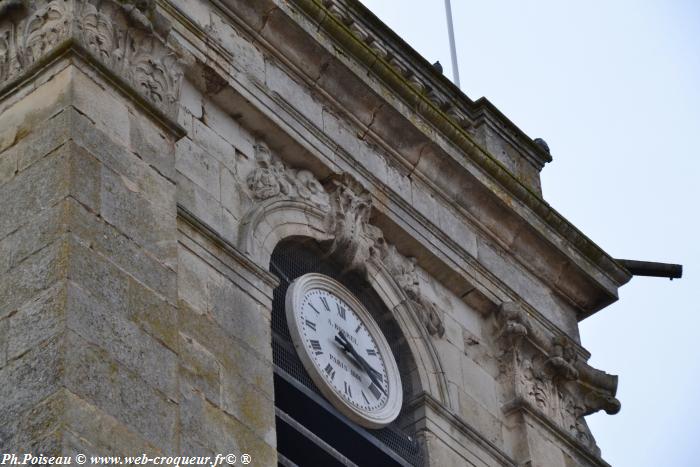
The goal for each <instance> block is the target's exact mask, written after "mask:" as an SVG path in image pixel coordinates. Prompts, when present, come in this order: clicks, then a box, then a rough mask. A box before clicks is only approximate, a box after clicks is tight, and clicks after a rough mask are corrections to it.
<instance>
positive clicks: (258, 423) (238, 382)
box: [221, 371, 275, 445]
mask: <svg viewBox="0 0 700 467" xmlns="http://www.w3.org/2000/svg"><path fill="white" fill-rule="evenodd" d="M221 408H222V409H223V410H224V411H225V412H226V413H229V414H231V415H233V416H234V417H236V419H237V420H240V421H241V422H242V423H243V424H244V425H246V426H247V427H248V428H249V429H250V430H252V431H253V432H254V433H255V434H256V435H257V436H259V437H260V438H262V439H263V440H264V441H265V442H266V443H267V444H270V445H274V444H275V403H274V401H273V400H272V399H270V398H269V397H267V396H266V395H265V394H264V393H263V392H261V391H260V390H259V389H258V388H257V387H255V386H251V385H250V384H246V382H245V381H243V380H242V379H241V378H240V376H238V375H235V374H231V373H228V372H225V371H224V372H222V375H221Z"/></svg>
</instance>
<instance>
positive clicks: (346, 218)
mask: <svg viewBox="0 0 700 467" xmlns="http://www.w3.org/2000/svg"><path fill="white" fill-rule="evenodd" d="M255 158H256V167H255V168H254V169H253V170H252V171H251V173H250V174H249V175H248V177H247V185H248V190H249V191H250V194H251V197H252V198H253V199H254V200H255V201H256V202H257V203H258V204H260V203H262V202H265V201H270V200H285V201H288V202H302V203H308V204H310V205H311V206H313V208H314V210H318V211H320V212H322V213H324V214H323V223H322V225H323V230H324V231H325V234H326V236H327V238H328V239H330V240H329V241H327V242H326V243H327V244H328V247H327V254H328V255H329V256H331V257H333V258H334V259H335V260H336V261H337V262H338V263H339V264H342V265H343V267H344V268H345V271H355V272H357V273H359V274H361V275H363V276H364V277H368V275H369V269H368V267H369V266H370V265H373V266H375V267H378V268H383V269H385V270H386V271H388V272H389V274H390V275H391V276H392V277H393V278H394V280H395V281H396V283H397V285H398V286H399V288H400V289H401V290H402V292H403V293H404V294H405V296H406V299H407V301H408V302H410V304H411V305H412V308H413V309H414V310H416V312H417V313H418V315H419V318H420V321H421V323H423V325H424V326H425V328H426V330H427V331H428V333H429V334H430V335H433V336H437V337H442V336H443V335H444V334H445V326H444V323H443V318H442V311H441V310H439V309H438V308H437V306H436V305H435V303H433V302H431V301H430V300H428V299H427V298H426V297H425V295H424V294H423V293H422V292H421V286H420V281H419V276H418V271H417V269H416V260H415V258H406V257H404V256H403V255H401V253H399V252H398V250H397V249H396V247H395V246H394V245H391V244H389V243H388V242H387V241H386V240H385V239H384V235H383V233H382V231H381V229H379V228H378V227H377V226H375V225H372V224H371V223H370V217H371V212H372V195H371V194H370V193H369V192H368V191H367V190H366V189H365V188H364V187H363V186H362V185H361V184H360V183H359V182H358V181H357V180H355V179H354V178H353V177H352V176H351V175H349V174H347V173H344V174H339V175H332V176H331V177H329V178H328V179H327V180H325V181H324V183H323V184H322V183H321V182H320V181H319V180H317V179H316V177H315V176H314V175H313V174H312V173H311V172H309V171H308V170H297V169H292V168H290V167H288V166H287V165H286V164H285V163H284V162H282V161H281V160H279V158H277V157H276V156H274V155H273V154H272V153H271V152H270V150H269V148H268V147H267V146H265V145H264V144H261V143H260V144H257V145H256V146H255ZM257 210H258V209H257V207H255V206H254V207H253V209H251V211H250V213H249V214H248V215H246V216H245V217H244V221H243V222H242V224H241V225H242V231H241V235H240V238H241V239H242V241H243V242H244V243H249V241H248V242H247V241H246V238H247V237H249V236H251V235H252V234H253V233H254V232H255V229H253V228H251V225H250V224H251V221H250V219H251V217H252V216H251V214H252V213H254V212H257ZM244 251H246V250H245V249H244Z"/></svg>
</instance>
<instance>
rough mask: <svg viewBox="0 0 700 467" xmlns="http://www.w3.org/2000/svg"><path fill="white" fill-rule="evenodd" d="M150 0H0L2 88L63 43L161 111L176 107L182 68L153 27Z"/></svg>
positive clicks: (173, 110)
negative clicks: (114, 76)
mask: <svg viewBox="0 0 700 467" xmlns="http://www.w3.org/2000/svg"><path fill="white" fill-rule="evenodd" d="M154 8H155V2H154V1H152V0H133V1H129V0H122V1H119V0H24V1H18V0H0V13H1V14H0V89H2V88H3V87H4V86H6V85H9V84H11V83H12V82H14V81H15V80H17V79H19V78H21V77H22V76H23V75H24V74H25V73H27V72H29V71H30V70H31V69H32V68H33V67H34V66H35V65H39V64H41V63H42V62H43V61H44V60H47V59H49V58H50V56H51V53H52V52H55V51H58V50H60V49H62V48H67V47H77V48H79V49H82V50H83V51H85V52H87V53H88V55H89V56H91V57H92V58H93V59H95V60H97V61H99V62H100V63H101V64H102V65H103V66H104V67H105V68H106V69H107V70H109V71H110V72H111V73H114V74H115V75H116V76H117V77H118V78H120V79H121V80H123V81H124V82H125V83H126V84H128V85H129V86H130V87H131V89H132V90H133V91H135V92H137V93H138V94H139V95H140V96H141V97H143V98H144V99H146V100H147V101H148V102H150V103H151V104H153V105H154V106H155V107H156V108H158V109H159V110H161V111H162V112H163V113H165V114H166V115H167V114H172V113H173V112H175V111H176V109H177V104H178V103H177V101H178V98H179V92H180V82H181V79H182V72H181V67H180V64H179V61H178V59H177V57H176V55H175V53H174V51H173V50H172V49H171V48H170V47H169V46H168V45H167V44H166V43H165V42H164V41H163V39H161V38H160V37H158V36H157V35H156V34H155V33H154V30H153V25H152V23H151V17H152V15H153V11H154Z"/></svg>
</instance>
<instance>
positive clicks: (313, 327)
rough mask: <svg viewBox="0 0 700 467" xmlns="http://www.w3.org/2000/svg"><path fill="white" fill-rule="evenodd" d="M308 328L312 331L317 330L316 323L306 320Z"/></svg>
mask: <svg viewBox="0 0 700 467" xmlns="http://www.w3.org/2000/svg"><path fill="white" fill-rule="evenodd" d="M306 326H307V327H309V328H311V330H312V331H315V330H316V323H314V322H313V321H309V320H308V319H307V320H306Z"/></svg>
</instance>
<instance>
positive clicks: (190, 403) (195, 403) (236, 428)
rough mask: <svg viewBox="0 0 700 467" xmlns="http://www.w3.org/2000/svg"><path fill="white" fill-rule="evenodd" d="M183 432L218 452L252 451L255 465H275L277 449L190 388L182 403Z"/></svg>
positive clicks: (250, 452) (198, 442)
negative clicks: (190, 390)
mask: <svg viewBox="0 0 700 467" xmlns="http://www.w3.org/2000/svg"><path fill="white" fill-rule="evenodd" d="M180 410H181V417H180V419H181V423H182V432H183V433H186V434H187V435H186V436H187V437H192V438H194V439H195V440H196V441H197V444H200V445H202V446H204V447H205V448H208V449H211V450H212V451H213V452H216V453H229V452H231V453H249V454H251V455H252V456H253V460H254V461H255V464H256V465H276V458H277V454H276V452H275V449H274V448H273V447H272V446H271V445H270V444H268V443H266V442H265V441H263V440H262V439H261V438H260V437H258V436H257V435H256V434H255V433H253V432H252V431H251V430H250V429H248V428H247V427H246V426H245V425H244V424H243V423H241V421H240V420H237V419H236V418H234V417H232V416H230V415H228V414H227V413H225V412H223V411H222V410H221V409H219V408H218V407H216V406H214V405H212V404H210V403H209V402H207V401H206V400H204V399H202V398H201V397H200V396H199V395H198V394H196V393H193V392H189V393H186V395H184V396H183V400H182V403H181V404H180Z"/></svg>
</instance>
